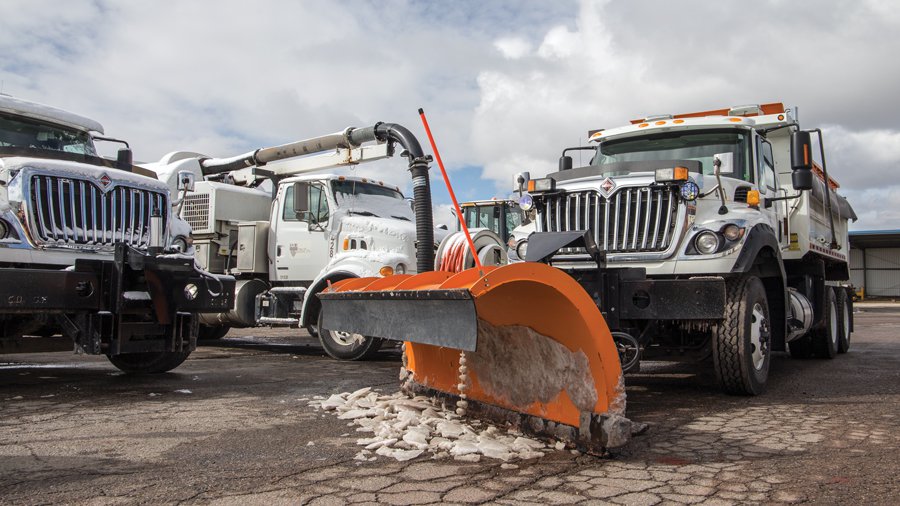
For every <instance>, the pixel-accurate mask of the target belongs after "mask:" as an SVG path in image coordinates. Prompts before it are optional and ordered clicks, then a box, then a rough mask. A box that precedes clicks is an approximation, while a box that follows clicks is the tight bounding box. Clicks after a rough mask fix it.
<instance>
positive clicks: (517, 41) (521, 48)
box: [494, 37, 531, 60]
mask: <svg viewBox="0 0 900 506" xmlns="http://www.w3.org/2000/svg"><path fill="white" fill-rule="evenodd" d="M494 47H496V48H497V50H498V51H500V54H502V55H503V57H504V58H506V59H509V60H518V59H519V58H522V57H524V56H527V55H528V54H529V53H531V44H530V43H529V42H528V41H527V40H525V39H523V38H521V37H504V38H501V39H497V40H496V41H494Z"/></svg>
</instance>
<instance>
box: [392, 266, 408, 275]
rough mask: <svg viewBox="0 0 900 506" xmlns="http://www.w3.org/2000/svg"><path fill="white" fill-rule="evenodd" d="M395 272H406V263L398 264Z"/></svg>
mask: <svg viewBox="0 0 900 506" xmlns="http://www.w3.org/2000/svg"><path fill="white" fill-rule="evenodd" d="M394 272H395V273H397V274H406V265H405V264H397V268H396V269H394Z"/></svg>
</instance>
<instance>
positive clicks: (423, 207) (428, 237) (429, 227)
mask: <svg viewBox="0 0 900 506" xmlns="http://www.w3.org/2000/svg"><path fill="white" fill-rule="evenodd" d="M375 141H378V142H396V143H397V144H400V145H401V146H403V149H404V150H405V151H404V153H402V155H403V156H406V157H407V159H408V161H409V172H410V175H411V176H412V182H413V198H414V199H415V204H414V211H415V213H416V268H417V270H418V272H426V271H432V270H434V216H433V215H432V210H431V185H430V183H429V181H428V169H429V164H430V163H431V157H430V156H427V155H425V152H424V151H422V145H421V144H419V141H418V139H416V136H415V135H413V133H412V132H410V131H409V130H408V129H407V128H406V127H403V126H401V125H398V124H396V123H375V125H373V126H370V127H364V128H353V127H350V128H347V129H346V130H344V131H342V132H336V133H333V134H328V135H323V136H321V137H315V138H312V139H306V140H302V141H296V142H291V143H288V144H283V145H281V146H274V147H271V148H262V149H257V150H256V151H253V152H250V153H245V154H243V155H239V156H235V157H232V158H218V159H216V158H206V159H202V160H200V166H201V168H202V171H203V175H205V176H209V175H213V174H221V173H224V172H231V171H233V170H238V169H245V168H247V167H253V166H257V167H259V166H263V165H265V164H267V163H269V162H273V161H276V160H283V159H286V158H292V157H295V156H303V155H309V154H313V153H320V152H323V151H328V150H332V149H336V148H355V147H358V146H361V145H363V144H364V143H366V142H375Z"/></svg>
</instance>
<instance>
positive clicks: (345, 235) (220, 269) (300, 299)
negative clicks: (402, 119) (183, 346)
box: [149, 123, 440, 360]
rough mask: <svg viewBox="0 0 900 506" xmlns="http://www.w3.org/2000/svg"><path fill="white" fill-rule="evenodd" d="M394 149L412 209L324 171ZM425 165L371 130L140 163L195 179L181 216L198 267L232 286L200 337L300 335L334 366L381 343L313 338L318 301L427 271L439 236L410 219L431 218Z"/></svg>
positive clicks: (376, 188)
mask: <svg viewBox="0 0 900 506" xmlns="http://www.w3.org/2000/svg"><path fill="white" fill-rule="evenodd" d="M397 145H399V146H400V147H402V148H403V152H402V153H401V156H404V157H407V158H408V160H409V168H410V172H411V175H412V177H413V191H414V194H415V200H414V201H413V202H411V201H409V200H407V199H405V198H404V195H403V193H402V192H401V191H400V189H399V188H398V187H396V186H393V185H390V184H385V183H384V182H382V181H378V180H372V179H367V178H362V177H356V176H342V175H333V174H326V173H325V171H327V170H329V169H334V168H337V167H349V166H353V165H356V164H359V163H364V162H369V161H375V160H382V159H385V158H388V157H391V156H393V154H394V152H395V148H396V146H397ZM429 162H430V158H429V157H427V156H426V155H425V154H424V153H423V152H422V149H421V147H420V145H419V143H418V141H417V140H416V138H415V137H414V136H413V135H412V134H411V133H410V132H409V131H408V130H406V129H405V128H403V127H402V126H400V125H396V124H386V123H379V124H377V125H375V126H374V127H369V128H347V129H346V130H344V131H342V132H338V133H335V134H330V135H325V136H322V137H317V138H314V139H308V140H303V141H297V142H295V143H291V144H288V145H285V146H278V147H275V148H266V149H263V150H258V151H255V152H253V153H249V154H247V155H242V156H240V157H235V158H232V159H227V160H216V159H210V158H206V157H203V156H200V155H197V154H196V153H171V154H169V155H167V156H166V157H164V158H163V159H162V160H161V161H160V162H159V163H157V164H153V165H152V166H149V168H151V169H153V170H154V171H157V172H159V173H160V174H163V173H165V174H171V173H180V172H185V171H188V172H192V173H193V174H195V176H196V177H197V178H198V182H197V183H196V184H194V185H193V188H192V191H190V192H188V194H187V195H186V197H185V198H184V203H183V207H182V208H181V211H180V214H181V216H182V217H183V218H184V219H185V220H187V222H188V223H190V225H191V227H192V229H193V246H194V247H195V248H196V251H197V259H198V262H199V263H200V265H202V266H203V267H204V268H206V269H208V270H209V271H211V272H216V273H227V274H231V275H233V276H234V277H235V278H236V279H237V288H236V293H235V298H234V306H233V307H232V308H230V309H229V310H227V311H221V312H215V313H208V314H204V315H203V317H202V318H203V327H202V328H201V335H202V337H208V338H217V337H222V336H224V335H225V334H226V333H227V332H228V329H229V328H231V327H253V326H257V325H268V326H293V327H298V326H299V327H305V328H307V329H308V330H309V332H310V333H311V334H313V335H317V336H318V337H319V340H320V341H321V343H322V346H323V348H324V349H325V351H326V352H327V353H328V354H329V355H331V356H332V357H335V358H339V359H349V360H357V359H364V358H367V357H371V356H372V355H373V354H374V353H375V352H376V351H378V349H379V347H380V346H381V343H382V340H381V339H378V338H373V337H367V336H363V335H359V334H348V333H341V332H331V331H322V332H320V331H319V329H320V325H319V313H320V311H319V309H320V304H319V300H318V298H317V297H316V296H315V295H316V294H317V293H319V292H320V291H321V290H323V289H324V288H326V287H327V286H328V285H329V284H331V283H334V282H337V281H340V280H343V279H347V278H360V277H367V276H387V275H391V274H404V273H415V272H419V271H424V270H430V269H431V267H432V264H433V262H434V260H433V259H434V250H435V247H436V245H435V238H434V236H435V232H436V231H435V230H434V228H433V225H432V223H431V221H430V220H429V221H428V223H427V224H424V221H423V220H420V222H422V224H420V226H419V229H417V222H416V219H415V214H414V208H415V209H416V210H418V208H419V207H420V206H425V207H424V208H425V209H428V210H429V213H428V215H429V217H430V206H431V201H430V189H429V183H428V179H427V170H428V164H429ZM203 177H205V180H203V181H199V179H200V178H203ZM438 233H439V234H440V232H438ZM417 240H418V241H419V242H418V244H417V242H416V241H417ZM417 246H419V247H417ZM423 266H425V267H426V268H425V269H423V268H422V267H423Z"/></svg>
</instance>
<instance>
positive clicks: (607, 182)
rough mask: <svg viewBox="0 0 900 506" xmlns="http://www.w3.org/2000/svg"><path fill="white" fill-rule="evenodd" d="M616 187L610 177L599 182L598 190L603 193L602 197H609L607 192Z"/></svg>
mask: <svg viewBox="0 0 900 506" xmlns="http://www.w3.org/2000/svg"><path fill="white" fill-rule="evenodd" d="M615 188H616V182H615V181H613V180H612V179H610V178H606V179H604V180H603V182H602V183H600V191H601V192H602V193H603V196H604V197H609V194H610V193H611V192H612V191H613V190H614V189H615Z"/></svg>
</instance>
